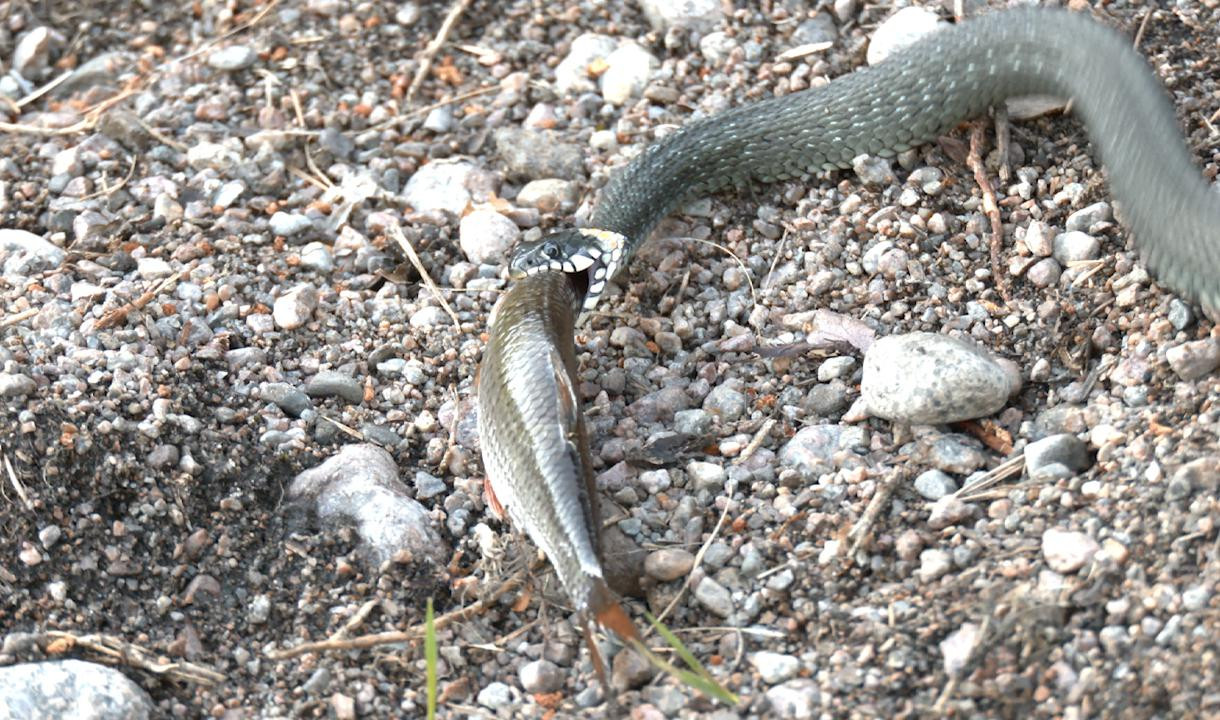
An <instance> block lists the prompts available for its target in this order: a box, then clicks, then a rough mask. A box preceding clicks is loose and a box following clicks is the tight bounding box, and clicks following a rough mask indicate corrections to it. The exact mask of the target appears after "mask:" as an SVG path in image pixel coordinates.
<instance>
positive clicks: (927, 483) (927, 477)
mask: <svg viewBox="0 0 1220 720" xmlns="http://www.w3.org/2000/svg"><path fill="white" fill-rule="evenodd" d="M915 491H916V492H918V493H919V494H920V495H922V496H924V497H925V498H927V499H929V500H940V499H941V498H943V497H945V496H946V495H949V494H950V493H954V492H957V483H956V482H954V481H953V478H951V477H949V476H948V475H946V474H945V473H943V472H941V471H940V470H928V471H926V472H923V473H920V475H919V477H917V478H915Z"/></svg>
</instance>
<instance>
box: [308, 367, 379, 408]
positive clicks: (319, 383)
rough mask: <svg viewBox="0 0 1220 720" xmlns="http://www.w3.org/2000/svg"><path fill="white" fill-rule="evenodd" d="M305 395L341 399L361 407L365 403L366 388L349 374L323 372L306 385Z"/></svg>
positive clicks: (333, 371)
mask: <svg viewBox="0 0 1220 720" xmlns="http://www.w3.org/2000/svg"><path fill="white" fill-rule="evenodd" d="M305 394H306V395H308V396H310V397H323V398H325V397H339V398H343V399H344V400H346V401H348V402H349V403H352V404H353V405H359V404H360V403H361V402H363V401H364V386H363V385H361V384H360V381H359V380H357V379H356V378H354V377H352V376H351V375H348V374H347V373H343V372H338V371H336V370H322V371H320V372H318V373H317V374H316V375H314V376H313V377H311V378H310V379H309V382H307V383H305Z"/></svg>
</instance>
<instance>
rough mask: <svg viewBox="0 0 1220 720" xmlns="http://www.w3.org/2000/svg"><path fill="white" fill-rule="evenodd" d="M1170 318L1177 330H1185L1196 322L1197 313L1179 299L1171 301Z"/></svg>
mask: <svg viewBox="0 0 1220 720" xmlns="http://www.w3.org/2000/svg"><path fill="white" fill-rule="evenodd" d="M1168 318H1169V322H1170V324H1172V325H1173V327H1174V329H1175V330H1185V329H1186V328H1188V327H1190V326H1191V325H1193V324H1194V322H1195V311H1194V310H1192V309H1191V307H1190V305H1187V304H1186V303H1184V302H1182V301H1181V300H1179V299H1178V298H1173V299H1172V300H1170V301H1169V313H1168Z"/></svg>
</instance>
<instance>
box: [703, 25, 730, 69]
mask: <svg viewBox="0 0 1220 720" xmlns="http://www.w3.org/2000/svg"><path fill="white" fill-rule="evenodd" d="M736 47H737V41H736V40H735V39H734V38H733V37H732V36H731V35H729V34H728V33H726V32H722V31H720V30H717V31H716V32H710V33H708V34H707V35H704V36H703V37H702V38H700V39H699V52H700V53H701V54H702V55H703V58H704V59H705V60H707V61H708V63H710V64H711V65H720V64H721V63H723V62H724V61H725V60H726V59H728V57H729V55H730V54H731V53H732V52H733V50H734V49H735V48H736Z"/></svg>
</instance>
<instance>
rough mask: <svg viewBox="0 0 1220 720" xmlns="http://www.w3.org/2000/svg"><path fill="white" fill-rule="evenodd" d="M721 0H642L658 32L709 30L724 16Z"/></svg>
mask: <svg viewBox="0 0 1220 720" xmlns="http://www.w3.org/2000/svg"><path fill="white" fill-rule="evenodd" d="M722 7H723V3H721V2H719V0H641V2H640V8H641V9H642V10H643V11H644V16H645V17H647V18H648V22H649V23H650V24H651V25H652V29H653V30H656V31H657V32H664V31H666V30H669V29H670V28H685V29H688V30H695V31H704V32H706V31H708V30H710V29H712V28H713V27H716V25H717V24H719V23H720V21H721V19H722V18H723V16H724V11H723V9H722Z"/></svg>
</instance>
